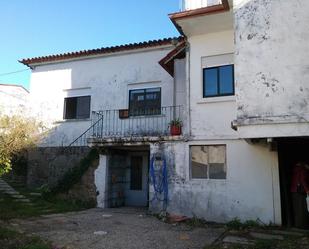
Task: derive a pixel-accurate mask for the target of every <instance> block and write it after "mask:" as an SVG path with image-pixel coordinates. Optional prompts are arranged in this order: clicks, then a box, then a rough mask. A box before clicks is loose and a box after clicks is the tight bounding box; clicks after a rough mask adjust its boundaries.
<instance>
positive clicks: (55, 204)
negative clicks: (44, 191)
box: [0, 184, 92, 220]
mask: <svg viewBox="0 0 309 249" xmlns="http://www.w3.org/2000/svg"><path fill="white" fill-rule="evenodd" d="M10 185H12V186H13V184H10ZM13 187H14V188H15V189H16V190H17V191H18V192H19V193H20V194H22V195H24V196H25V197H26V198H28V199H29V200H30V201H31V203H30V204H29V203H22V202H18V201H16V200H15V199H13V198H12V197H10V196H9V195H7V194H4V193H1V192H0V220H10V219H14V218H27V217H33V216H39V215H46V214H53V213H64V212H71V211H80V210H84V209H86V208H89V207H92V206H91V205H89V204H88V203H82V202H80V201H68V200H62V199H60V198H56V197H50V198H49V199H44V198H42V197H41V196H33V195H31V194H30V193H33V192H35V191H33V190H30V189H27V188H25V187H22V186H18V185H16V186H13Z"/></svg>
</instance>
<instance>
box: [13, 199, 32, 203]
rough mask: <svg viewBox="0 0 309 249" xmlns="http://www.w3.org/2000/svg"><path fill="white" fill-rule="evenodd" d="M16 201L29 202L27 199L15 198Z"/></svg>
mask: <svg viewBox="0 0 309 249" xmlns="http://www.w3.org/2000/svg"><path fill="white" fill-rule="evenodd" d="M15 201H17V202H30V200H29V199H16V200H15Z"/></svg>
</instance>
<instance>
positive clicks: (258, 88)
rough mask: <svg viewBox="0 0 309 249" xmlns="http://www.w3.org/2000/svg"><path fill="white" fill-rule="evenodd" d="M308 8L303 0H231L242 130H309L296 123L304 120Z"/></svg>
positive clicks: (307, 114)
mask: <svg viewBox="0 0 309 249" xmlns="http://www.w3.org/2000/svg"><path fill="white" fill-rule="evenodd" d="M308 10H309V2H308V1H280V0H272V1H270V0H259V1H257V0H234V19H235V20H234V21H235V44H236V45H235V46H236V48H235V74H236V81H237V82H236V85H237V89H236V91H237V118H238V123H239V125H240V127H239V130H240V132H241V136H243V137H263V136H268V135H269V134H272V133H273V134H274V136H279V137H280V136H304V135H307V136H308V135H309V129H307V131H306V132H305V133H303V132H302V133H300V132H298V128H297V127H298V126H304V125H303V124H301V123H307V122H308V120H309V104H308V97H309V85H308V81H309V69H308V68H309V61H308V57H309V50H308V40H309V29H308V22H309V11H308ZM287 123H290V124H291V125H286V124H287ZM264 124H266V126H265V125H264ZM244 126H246V127H244ZM259 126H260V127H259ZM290 127H294V130H293V129H290ZM299 129H301V130H303V129H302V127H299Z"/></svg>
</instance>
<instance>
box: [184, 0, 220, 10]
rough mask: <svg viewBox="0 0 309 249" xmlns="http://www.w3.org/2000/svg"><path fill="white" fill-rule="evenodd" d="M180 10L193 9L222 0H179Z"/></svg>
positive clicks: (218, 2)
mask: <svg viewBox="0 0 309 249" xmlns="http://www.w3.org/2000/svg"><path fill="white" fill-rule="evenodd" d="M180 4H181V10H182V11H187V10H194V9H199V8H204V7H209V6H214V5H219V4H222V0H181V2H180Z"/></svg>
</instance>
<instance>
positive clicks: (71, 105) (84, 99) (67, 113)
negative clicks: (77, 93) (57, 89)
mask: <svg viewBox="0 0 309 249" xmlns="http://www.w3.org/2000/svg"><path fill="white" fill-rule="evenodd" d="M90 100H91V97H90V96H81V97H70V98H65V99H64V114H63V118H64V119H84V118H90Z"/></svg>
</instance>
